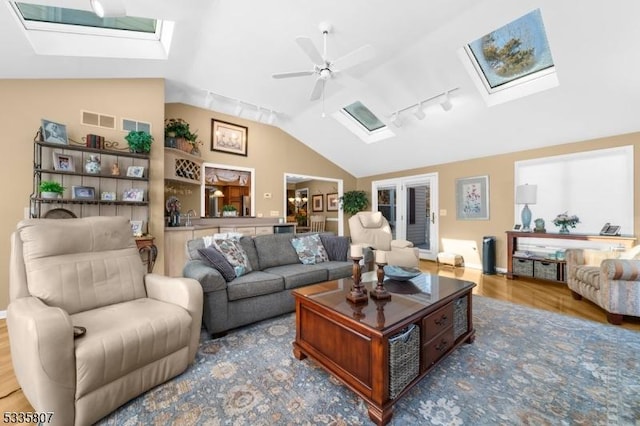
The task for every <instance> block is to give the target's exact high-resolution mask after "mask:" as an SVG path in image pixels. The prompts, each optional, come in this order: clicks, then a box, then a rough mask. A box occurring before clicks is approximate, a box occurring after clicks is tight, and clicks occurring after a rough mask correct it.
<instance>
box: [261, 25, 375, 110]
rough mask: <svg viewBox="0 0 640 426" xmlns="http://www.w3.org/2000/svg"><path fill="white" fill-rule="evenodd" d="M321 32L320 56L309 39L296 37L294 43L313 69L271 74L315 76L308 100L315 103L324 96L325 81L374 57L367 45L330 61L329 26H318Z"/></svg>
mask: <svg viewBox="0 0 640 426" xmlns="http://www.w3.org/2000/svg"><path fill="white" fill-rule="evenodd" d="M319 28H320V31H321V32H322V38H323V41H324V46H323V50H322V55H321V54H320V52H318V49H316V47H315V46H314V44H313V41H312V40H311V39H310V38H309V37H302V36H300V37H296V43H298V46H300V48H301V49H302V50H303V51H304V53H306V54H307V56H308V57H309V59H311V62H312V63H313V69H312V70H309V71H292V72H282V73H276V74H273V75H272V77H273V78H291V77H304V76H308V75H316V76H317V77H316V82H315V84H314V86H313V90H311V96H310V100H312V101H315V100H317V99H319V98H320V96H322V95H323V94H324V86H325V83H326V82H327V80H329V79H331V78H333V77H334V76H335V75H336V74H337V73H339V72H341V71H344V70H346V69H348V68H351V67H354V66H356V65H358V64H360V63H361V62H364V61H367V60H369V59H371V58H373V56H374V55H375V52H374V50H373V47H372V46H371V45H369V44H365V45H364V46H361V47H359V48H358V49H356V50H353V51H351V52H349V53H347V54H346V55H344V56H341V57H340V58H338V59H336V60H335V61H332V60H330V59H329V58H328V57H327V35H328V34H329V32H330V31H331V24H329V23H327V22H323V23H321V24H320V26H319Z"/></svg>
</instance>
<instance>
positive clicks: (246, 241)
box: [240, 236, 262, 271]
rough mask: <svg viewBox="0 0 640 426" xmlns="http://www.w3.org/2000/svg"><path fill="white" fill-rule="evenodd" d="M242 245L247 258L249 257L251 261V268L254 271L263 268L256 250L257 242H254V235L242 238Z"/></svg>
mask: <svg viewBox="0 0 640 426" xmlns="http://www.w3.org/2000/svg"><path fill="white" fill-rule="evenodd" d="M240 245H242V248H243V249H244V252H245V253H247V258H248V259H249V263H251V269H252V270H254V271H259V270H261V269H262V268H261V267H260V259H259V258H258V252H257V251H256V244H255V243H254V242H253V237H248V236H243V237H242V238H240Z"/></svg>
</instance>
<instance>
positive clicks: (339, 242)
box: [320, 234, 350, 261]
mask: <svg viewBox="0 0 640 426" xmlns="http://www.w3.org/2000/svg"><path fill="white" fill-rule="evenodd" d="M320 240H321V241H322V245H323V246H324V248H325V250H326V251H327V254H328V255H329V260H340V261H346V260H347V256H348V255H349V245H350V244H349V238H347V237H343V236H339V235H330V234H320Z"/></svg>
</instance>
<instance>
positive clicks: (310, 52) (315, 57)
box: [296, 37, 324, 65]
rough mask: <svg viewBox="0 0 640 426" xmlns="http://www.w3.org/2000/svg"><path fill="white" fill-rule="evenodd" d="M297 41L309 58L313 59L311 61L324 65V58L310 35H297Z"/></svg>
mask: <svg viewBox="0 0 640 426" xmlns="http://www.w3.org/2000/svg"><path fill="white" fill-rule="evenodd" d="M296 43H298V46H300V48H301V49H302V50H303V51H304V53H306V54H307V56H308V57H309V59H311V62H313V63H314V64H315V65H324V58H323V57H322V55H321V54H320V52H318V49H316V46H315V45H314V44H313V41H312V40H311V39H310V38H309V37H296Z"/></svg>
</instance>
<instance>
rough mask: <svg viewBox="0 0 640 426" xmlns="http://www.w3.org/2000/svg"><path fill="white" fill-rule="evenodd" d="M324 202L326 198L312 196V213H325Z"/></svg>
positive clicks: (319, 195)
mask: <svg viewBox="0 0 640 426" xmlns="http://www.w3.org/2000/svg"><path fill="white" fill-rule="evenodd" d="M323 201H324V197H323V196H322V194H317V195H312V196H311V211H312V212H323V211H324V206H323Z"/></svg>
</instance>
